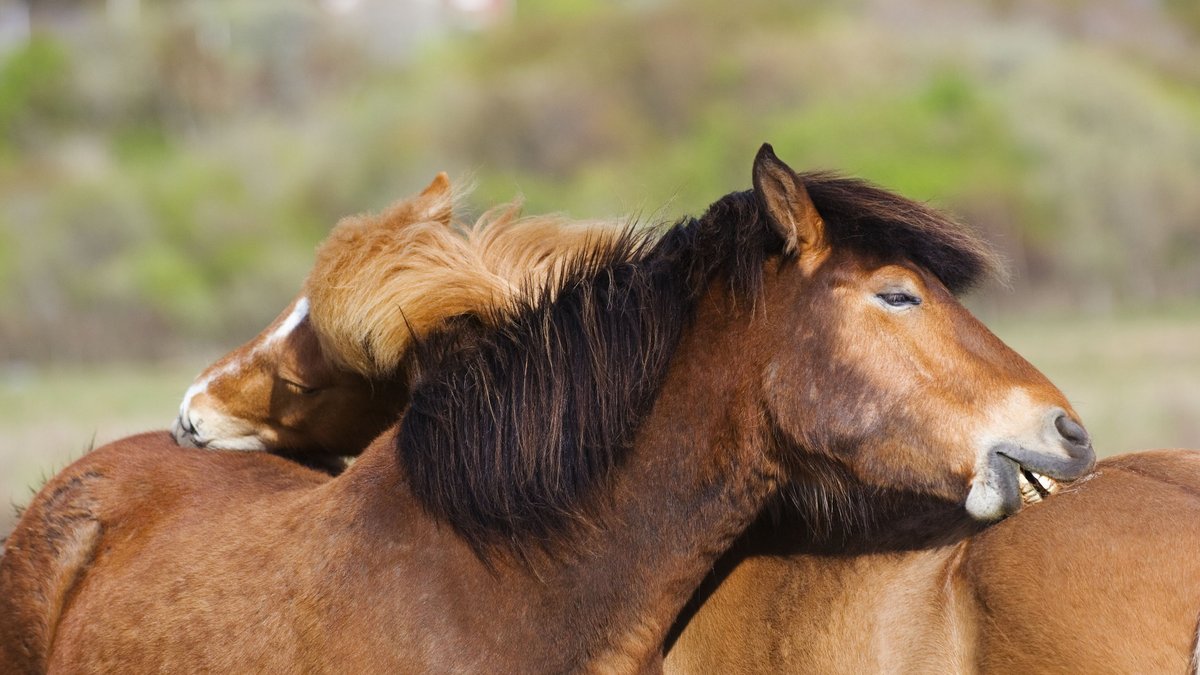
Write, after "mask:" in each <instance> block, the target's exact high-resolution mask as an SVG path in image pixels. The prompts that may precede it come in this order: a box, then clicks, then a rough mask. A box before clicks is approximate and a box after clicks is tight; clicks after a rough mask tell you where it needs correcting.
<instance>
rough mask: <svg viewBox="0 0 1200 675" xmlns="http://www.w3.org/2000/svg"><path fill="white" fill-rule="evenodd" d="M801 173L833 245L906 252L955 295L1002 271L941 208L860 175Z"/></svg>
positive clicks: (993, 257) (983, 247) (890, 253)
mask: <svg viewBox="0 0 1200 675" xmlns="http://www.w3.org/2000/svg"><path fill="white" fill-rule="evenodd" d="M799 175H800V179H801V180H802V181H803V182H804V187H805V189H806V190H807V191H808V195H809V198H810V199H812V202H813V205H815V206H816V208H817V212H818V213H819V214H820V215H821V218H822V219H823V220H824V221H825V237H826V241H827V243H828V244H829V245H831V246H832V247H834V248H850V249H854V250H860V251H865V252H870V253H874V254H878V255H882V256H902V257H905V258H907V259H909V260H911V261H912V262H914V263H916V264H917V265H918V266H920V267H923V268H925V269H926V270H928V271H929V272H931V273H932V274H933V275H934V276H936V277H937V278H938V279H939V280H941V282H942V283H943V284H945V285H946V288H948V289H950V291H951V292H952V293H955V294H958V293H962V292H964V291H967V290H969V289H970V288H971V287H972V286H974V285H975V284H977V283H979V282H980V281H981V280H982V279H985V278H987V277H988V276H991V275H995V274H999V273H1000V272H1001V269H1002V265H1001V264H1000V262H999V260H998V259H997V257H996V255H995V253H994V252H993V251H992V250H991V249H990V248H989V247H988V246H987V244H985V243H984V242H983V241H982V240H980V239H979V238H978V237H976V236H975V235H974V234H973V233H972V232H971V231H970V230H969V229H967V228H966V227H965V226H963V225H962V224H960V223H958V222H957V221H955V220H954V219H953V218H951V217H949V216H947V215H946V214H944V213H941V212H939V211H937V210H935V209H932V208H930V207H929V206H926V205H925V204H921V203H919V202H915V201H913V200H911V199H907V198H905V197H901V196H900V195H897V194H895V193H892V192H888V191H887V190H884V189H883V188H881V187H879V186H877V185H874V184H873V183H869V182H867V181H864V180H860V179H856V178H846V177H843V176H838V175H836V174H832V173H827V172H812V173H803V174H799Z"/></svg>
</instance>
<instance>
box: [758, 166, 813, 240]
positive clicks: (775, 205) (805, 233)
mask: <svg viewBox="0 0 1200 675" xmlns="http://www.w3.org/2000/svg"><path fill="white" fill-rule="evenodd" d="M754 193H755V195H756V196H757V197H758V200H759V202H760V203H761V204H762V206H763V207H765V208H766V211H767V215H768V216H769V220H770V221H771V226H772V228H774V230H775V231H776V233H778V234H779V236H780V237H782V238H783V242H784V250H785V251H787V252H788V253H803V252H805V251H812V250H814V249H819V248H821V247H822V246H823V245H824V242H825V222H824V221H823V220H821V215H820V214H818V213H817V207H816V206H813V203H812V199H810V198H809V196H808V190H806V189H804V182H803V181H801V180H800V177H799V176H797V175H796V172H795V171H792V167H790V166H788V165H787V164H784V163H783V160H781V159H779V158H778V157H776V156H775V150H774V149H773V148H772V147H771V144H770V143H763V146H762V147H761V148H759V150H758V155H756V156H755V157H754Z"/></svg>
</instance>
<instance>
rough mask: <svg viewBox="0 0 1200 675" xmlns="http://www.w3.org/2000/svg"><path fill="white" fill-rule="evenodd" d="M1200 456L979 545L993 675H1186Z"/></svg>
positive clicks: (1107, 484)
mask: <svg viewBox="0 0 1200 675" xmlns="http://www.w3.org/2000/svg"><path fill="white" fill-rule="evenodd" d="M1198 554H1200V453H1193V452H1177V451H1173V452H1168V451H1158V452H1147V453H1139V454H1133V455H1128V456H1124V457H1119V458H1114V459H1112V460H1109V461H1106V462H1103V463H1102V464H1101V465H1100V467H1099V469H1098V471H1097V472H1096V474H1095V476H1094V477H1092V478H1090V479H1089V480H1086V481H1084V482H1082V483H1080V484H1077V485H1075V486H1072V487H1070V488H1068V489H1066V490H1064V491H1063V492H1062V493H1061V494H1059V495H1056V496H1055V497H1054V498H1052V499H1049V500H1046V501H1045V502H1043V503H1042V504H1039V505H1036V506H1033V507H1030V508H1028V509H1026V511H1024V512H1022V513H1021V514H1020V516H1019V517H1017V518H1013V519H1011V520H1009V521H1007V522H1004V523H1001V524H999V525H997V526H995V527H993V528H991V529H989V530H987V531H985V532H983V533H981V534H980V535H978V537H977V538H976V541H975V542H974V543H973V544H972V547H971V549H970V554H969V555H968V558H967V559H966V560H965V561H964V564H963V570H962V571H963V574H964V575H965V577H966V578H967V580H968V581H969V583H971V585H972V586H973V587H974V589H975V592H976V596H977V598H978V600H979V605H980V612H981V616H980V620H979V621H978V622H977V625H978V626H979V634H978V636H977V642H978V647H979V652H978V654H979V664H980V666H981V670H982V671H983V672H995V673H1005V672H1027V673H1049V672H1092V673H1101V672H1185V671H1188V670H1189V668H1190V667H1191V661H1192V656H1193V649H1194V647H1195V643H1196V628H1197V615H1198V613H1200V555H1198Z"/></svg>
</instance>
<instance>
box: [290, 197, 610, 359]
mask: <svg viewBox="0 0 1200 675" xmlns="http://www.w3.org/2000/svg"><path fill="white" fill-rule="evenodd" d="M436 185H437V182H436V181H435V185H434V186H430V188H429V189H427V190H426V191H425V193H422V194H421V195H420V196H418V197H416V198H413V199H409V200H404V201H400V202H397V203H396V204H394V205H392V206H391V207H390V208H388V209H387V210H385V211H384V212H383V213H381V214H379V215H370V214H365V215H358V216H351V217H348V218H344V219H342V220H341V221H340V222H339V223H338V224H337V226H336V227H335V228H334V230H333V231H332V232H331V233H330V235H329V237H328V238H327V239H326V240H325V241H324V242H323V243H322V244H321V246H320V247H319V249H318V251H317V260H316V263H315V265H314V266H313V269H312V271H311V272H310V273H309V276H308V278H307V280H306V281H305V294H306V295H307V297H308V298H309V303H310V310H309V316H310V321H311V322H312V325H313V328H314V330H315V332H316V334H317V336H318V338H319V340H320V342H321V348H322V349H323V350H324V353H325V355H326V356H327V357H328V358H330V359H331V360H332V361H334V362H335V363H337V364H339V365H340V366H342V367H343V368H346V369H347V370H350V371H353V372H356V373H358V374H360V375H364V376H366V377H368V378H370V379H382V378H387V377H390V376H392V375H394V374H395V373H396V370H397V368H398V367H399V366H400V365H401V364H402V362H403V361H404V358H405V356H406V355H407V353H408V352H409V349H410V348H411V346H412V340H413V338H414V336H417V337H419V336H421V335H423V334H425V333H427V332H428V331H430V330H431V329H432V328H433V327H435V326H437V325H438V324H440V323H441V322H443V321H445V320H447V319H449V318H451V317H455V316H459V315H466V314H470V315H476V316H492V315H493V314H494V310H497V309H499V308H504V307H508V306H510V305H512V304H513V303H514V301H515V300H516V298H518V297H520V296H522V295H525V294H527V291H528V289H529V288H531V287H537V286H541V285H545V284H549V285H551V286H553V285H555V282H554V280H555V278H556V275H557V274H558V270H559V268H560V267H561V261H562V260H563V258H564V256H568V257H569V256H570V255H571V253H572V252H573V251H581V250H590V249H592V248H594V247H595V246H602V245H604V242H606V241H609V240H611V239H614V238H617V237H619V236H620V232H621V231H622V227H621V225H620V223H611V222H602V221H572V220H569V219H567V218H566V217H563V216H560V215H542V216H532V217H521V205H520V203H519V202H518V201H514V202H512V203H509V204H503V205H500V206H497V207H495V208H493V209H491V210H489V211H487V212H486V213H484V214H483V216H481V217H480V218H479V219H478V221H476V222H475V223H474V225H471V226H466V225H462V224H457V223H452V220H451V219H452V213H453V211H454V208H455V205H456V203H457V202H458V201H460V200H461V198H462V195H458V194H451V193H450V191H449V189H448V184H447V185H446V186H445V188H444V189H443V190H440V191H439V190H435V189H434V188H435V186H436Z"/></svg>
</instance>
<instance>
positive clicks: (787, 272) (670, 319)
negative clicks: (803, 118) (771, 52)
mask: <svg viewBox="0 0 1200 675" xmlns="http://www.w3.org/2000/svg"><path fill="white" fill-rule="evenodd" d="M754 185H755V189H754V191H752V192H749V193H735V194H733V195H730V196H727V197H726V198H723V199H722V200H720V201H718V202H717V203H716V204H714V205H713V207H711V208H710V210H709V212H708V213H707V214H706V215H705V216H704V217H703V218H701V219H699V220H690V221H686V222H684V223H682V224H680V225H678V226H676V227H675V228H674V229H672V230H671V231H669V232H668V233H666V234H665V235H664V236H663V237H662V238H661V239H658V240H655V241H651V240H649V239H639V238H638V237H636V236H634V235H632V234H628V235H626V237H625V238H624V239H622V240H618V241H617V242H616V243H615V244H611V243H610V244H607V245H606V246H607V248H599V249H597V250H595V251H593V252H591V253H590V254H589V255H586V256H584V257H583V258H581V259H578V260H576V261H575V262H572V263H570V264H568V265H566V266H565V267H564V268H563V272H562V273H561V274H560V275H557V281H558V285H557V286H556V287H554V288H549V289H545V290H543V291H542V292H541V293H536V294H534V296H533V297H532V298H531V299H530V300H528V302H527V303H524V304H521V303H518V304H517V306H515V307H514V308H513V309H512V314H511V316H509V317H507V318H497V317H493V318H496V320H495V321H491V322H489V321H486V320H483V321H481V320H476V319H473V318H471V317H465V318H461V319H458V320H454V321H450V322H448V323H447V325H446V326H444V327H443V328H442V329H440V330H438V331H434V332H433V333H432V334H431V335H429V336H427V338H426V339H425V340H423V341H422V343H421V345H420V348H419V349H417V350H416V352H415V354H414V355H413V357H412V360H411V361H410V362H408V363H407V364H406V365H405V367H404V368H403V369H402V370H403V371H404V372H407V373H411V374H412V376H413V378H414V381H415V385H414V386H413V387H412V388H411V389H410V390H408V389H407V388H406V390H408V391H410V392H411V399H410V400H411V403H410V407H409V409H408V411H407V413H406V414H405V416H404V418H403V419H402V421H401V422H400V424H399V425H397V427H396V429H395V431H394V432H393V433H390V434H385V435H384V436H382V437H381V439H380V440H378V441H377V442H376V443H375V444H374V445H372V446H371V448H370V449H368V451H367V452H366V453H364V455H363V456H362V457H361V458H360V460H359V461H358V462H356V463H355V464H354V465H353V466H352V467H351V468H350V469H348V470H347V471H345V472H344V473H342V474H341V475H339V476H337V477H332V478H327V477H324V476H322V475H321V474H317V473H314V472H309V471H306V470H304V469H301V468H297V467H289V468H286V469H281V468H279V467H280V464H281V462H282V460H280V459H278V458H274V457H271V456H269V455H266V454H263V453H249V454H242V455H240V456H238V457H237V458H236V459H230V458H229V455H227V454H221V453H211V452H204V451H198V450H182V449H178V448H173V447H172V446H171V444H170V439H169V438H168V437H167V436H165V435H158V436H146V437H139V438H135V439H132V440H129V441H125V442H118V443H116V444H112V445H109V446H106V447H105V448H102V449H100V450H97V451H95V452H94V453H92V454H91V455H89V456H88V457H85V458H84V459H83V460H81V461H80V462H78V463H77V464H76V465H73V467H72V468H71V469H69V470H68V471H67V472H65V473H64V474H62V475H60V476H59V477H58V478H56V479H55V480H53V481H52V482H51V483H50V484H48V485H47V487H46V488H45V489H43V490H42V492H40V493H39V495H38V497H37V498H36V499H35V503H34V505H33V506H31V508H30V510H29V513H27V514H26V517H25V518H23V519H22V521H21V522H20V523H19V524H18V528H17V529H18V533H17V534H15V535H14V541H22V542H37V541H41V540H45V539H46V538H47V532H46V531H45V520H44V519H42V520H39V519H38V518H37V517H34V516H31V515H30V514H39V513H43V512H46V511H55V512H58V511H61V509H60V508H58V507H56V506H54V504H53V503H52V502H53V501H54V499H55V493H56V492H57V491H58V490H59V488H60V487H62V486H64V485H66V486H73V487H70V490H69V491H73V494H75V497H73V498H72V499H71V500H70V501H71V503H72V504H76V505H79V508H80V509H81V510H82V511H83V514H84V518H83V520H88V521H91V522H95V523H96V524H97V526H96V531H95V532H92V533H91V534H90V535H88V537H90V540H91V541H92V542H94V543H93V545H91V546H90V550H91V554H90V556H88V557H87V558H88V559H87V560H85V561H84V564H82V565H76V566H75V568H74V570H73V572H72V573H71V574H60V575H55V576H54V577H53V578H51V579H48V580H47V579H46V578H45V577H38V576H37V575H38V572H37V570H36V569H35V568H36V566H35V565H30V564H29V555H31V553H26V551H28V550H31V549H26V548H25V547H24V546H17V547H16V548H12V549H10V550H9V552H8V553H7V554H6V555H5V557H4V558H3V559H0V590H4V591H8V590H9V589H28V588H30V587H34V588H35V589H37V588H40V589H41V590H42V591H47V589H49V591H47V592H42V593H40V594H39V593H28V592H26V593H24V594H12V593H9V594H8V595H9V600H8V601H7V602H8V603H9V604H10V605H12V606H14V607H16V608H17V610H18V611H16V612H14V613H13V614H12V616H15V617H17V618H16V619H15V620H10V619H8V618H6V616H0V622H6V621H9V622H10V623H9V625H7V626H3V627H0V631H3V632H4V633H2V634H8V635H15V636H17V637H18V644H20V645H22V646H21V648H20V653H18V654H15V655H13V654H9V655H6V657H8V658H10V660H11V659H15V661H14V662H15V663H16V664H17V665H16V666H14V669H18V668H21V667H25V668H30V669H34V670H38V669H40V667H41V666H43V665H45V664H49V665H50V667H51V669H52V670H56V669H63V670H68V669H72V670H73V669H84V670H86V669H91V668H93V667H94V668H97V669H101V668H103V669H109V668H110V667H111V668H112V669H120V670H123V671H130V670H163V669H171V668H174V667H181V666H182V665H183V664H187V666H188V667H189V668H192V667H194V664H202V665H203V666H204V667H208V666H210V665H211V667H212V668H213V669H221V670H228V669H231V668H239V669H240V668H245V667H247V665H250V666H251V667H255V668H257V667H260V666H261V667H262V668H263V669H271V670H286V671H295V670H313V671H323V670H335V669H336V670H363V671H368V670H369V671H380V670H382V671H402V672H412V671H436V670H479V669H486V670H491V671H501V672H525V671H556V672H557V671H565V670H605V671H621V672H637V671H652V670H655V669H656V668H657V667H658V666H659V662H660V659H661V645H662V643H663V640H664V638H665V636H666V634H667V631H668V629H669V628H670V626H671V623H672V622H673V620H674V618H675V616H676V615H677V614H678V612H679V610H680V609H681V607H682V606H683V605H684V603H685V602H686V601H687V599H688V598H689V597H690V596H691V594H692V593H693V591H694V590H695V588H696V587H697V585H698V584H699V583H700V581H701V580H702V579H703V577H704V575H705V574H706V573H707V571H708V570H709V569H710V568H711V566H712V564H713V562H714V560H716V559H717V557H718V556H720V555H721V553H722V552H723V551H725V550H726V549H727V548H728V546H729V545H730V543H731V542H732V541H733V540H734V539H735V538H736V537H737V536H738V535H739V534H740V533H742V532H743V531H744V530H745V529H746V527H747V526H748V525H749V524H750V523H751V522H752V521H753V519H754V518H755V516H756V514H758V513H759V511H760V510H761V509H762V508H763V506H764V505H765V504H767V502H768V501H769V500H770V499H771V498H772V496H774V495H776V494H778V493H779V491H780V490H781V489H783V488H784V486H790V489H793V490H797V491H804V490H806V489H808V484H809V483H810V482H812V481H818V482H819V479H821V477H822V475H824V473H827V470H826V469H824V468H822V467H837V471H838V472H840V473H838V474H837V475H838V476H840V477H841V479H844V480H849V481H853V482H855V483H860V484H862V485H865V486H870V487H871V488H872V489H894V490H901V489H903V490H911V491H915V492H918V493H921V494H926V495H932V496H936V497H938V498H940V499H943V500H946V501H947V502H949V503H952V504H954V505H955V506H956V507H957V508H960V510H961V508H963V507H964V505H965V509H966V510H967V511H969V512H970V513H971V514H972V515H973V516H974V517H976V518H979V519H983V520H987V519H994V518H996V517H998V516H1000V515H1003V514H1005V513H1009V512H1011V511H1012V510H1015V509H1016V508H1018V507H1019V493H1018V487H1017V473H1018V471H1020V470H1027V471H1037V472H1042V473H1046V474H1049V475H1052V476H1054V477H1058V478H1071V477H1073V476H1076V475H1079V474H1080V473H1082V472H1084V471H1086V470H1087V469H1088V468H1090V466H1091V464H1092V459H1093V458H1092V454H1091V448H1090V445H1088V443H1087V440H1086V434H1084V433H1083V431H1082V428H1081V427H1079V425H1078V423H1077V422H1075V421H1074V420H1073V419H1072V418H1073V413H1072V412H1071V410H1070V407H1069V404H1068V403H1067V402H1066V400H1065V399H1064V398H1063V396H1062V394H1061V393H1060V392H1059V391H1058V390H1057V389H1055V388H1054V387H1053V386H1052V385H1051V384H1050V383H1049V382H1048V381H1046V379H1045V378H1044V377H1043V376H1042V375H1041V374H1040V373H1038V372H1037V371H1036V370H1035V369H1033V367H1032V366H1030V365H1029V364H1028V363H1027V362H1025V361H1024V360H1023V359H1021V358H1020V357H1019V356H1017V355H1016V354H1014V353H1013V352H1011V350H1009V349H1008V348H1007V347H1006V346H1004V345H1003V343H1001V342H1000V341H999V340H998V339H996V338H995V337H994V336H993V335H991V333H989V332H988V331H987V330H986V329H985V328H983V326H982V325H981V324H979V323H978V322H977V321H976V320H974V318H973V317H971V316H970V315H969V313H967V312H966V310H965V309H964V308H963V307H962V306H961V305H960V304H958V302H957V301H956V300H955V298H954V296H953V295H952V293H951V291H952V290H957V289H961V288H962V287H963V286H965V285H966V284H968V283H969V282H970V281H971V279H972V278H973V277H976V276H978V274H979V273H980V272H981V271H982V270H983V269H984V268H985V267H986V257H985V256H984V255H983V254H982V253H981V252H980V249H978V248H976V247H973V246H974V244H973V242H972V240H970V239H969V238H968V237H967V236H966V235H965V234H964V233H962V232H961V230H958V229H957V228H956V226H954V225H953V224H952V223H949V222H947V221H945V220H944V219H942V218H940V217H939V216H937V215H936V214H933V213H932V212H929V211H928V210H926V209H924V208H923V207H921V206H920V205H917V204H914V203H912V202H908V201H907V200H902V199H900V198H898V197H895V196H894V195H889V194H887V193H885V192H883V191H881V190H878V189H875V188H871V187H870V186H866V185H864V184H862V183H858V182H855V181H847V180H843V179H830V178H828V177H821V176H809V177H801V176H798V175H796V174H795V173H793V172H792V171H791V169H790V168H788V167H787V166H786V165H784V164H783V163H782V162H780V161H779V160H778V159H777V158H775V157H774V155H773V153H771V151H770V149H769V147H764V149H763V150H762V151H761V152H760V155H759V157H758V158H757V159H756V162H755V168H754ZM809 189H811V190H812V191H813V193H814V194H815V195H816V198H815V201H814V200H812V199H810V197H809V194H808V190H809ZM819 211H820V212H819ZM826 218H828V219H829V222H828V227H827V223H826V222H825V219H826ZM316 309H317V308H316V305H315V303H314V307H313V311H314V312H315V311H316ZM951 374H953V376H951ZM135 458H136V459H135ZM830 470H832V469H830ZM273 471H276V472H279V475H278V476H277V477H275V478H267V479H264V478H263V476H264V475H265V474H270V473H271V472H273ZM83 477H86V479H87V480H86V481H84V482H83V483H82V484H79V485H75V484H74V483H73V482H72V481H73V480H74V479H75V478H83ZM85 538H87V537H85ZM53 553H54V552H53V551H52V552H51V554H53ZM49 557H50V558H52V560H51V562H52V563H53V564H54V565H55V566H57V567H56V568H58V567H62V568H64V569H65V568H68V567H71V565H70V564H63V563H62V560H61V556H60V557H57V558H56V557H55V556H54V555H50V556H49ZM30 575H33V576H32V578H31V577H30ZM63 579H66V581H62V580H63ZM39 584H40V585H39ZM0 595H5V593H0ZM49 597H55V598H62V602H61V603H59V604H55V603H53V602H49V603H48V602H47V601H46V598H49ZM26 622H27V623H28V625H30V626H35V627H37V628H36V629H32V630H31V629H29V628H27V627H25V624H26ZM243 658H245V659H249V663H248V662H247V661H244V660H242V659H243Z"/></svg>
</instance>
